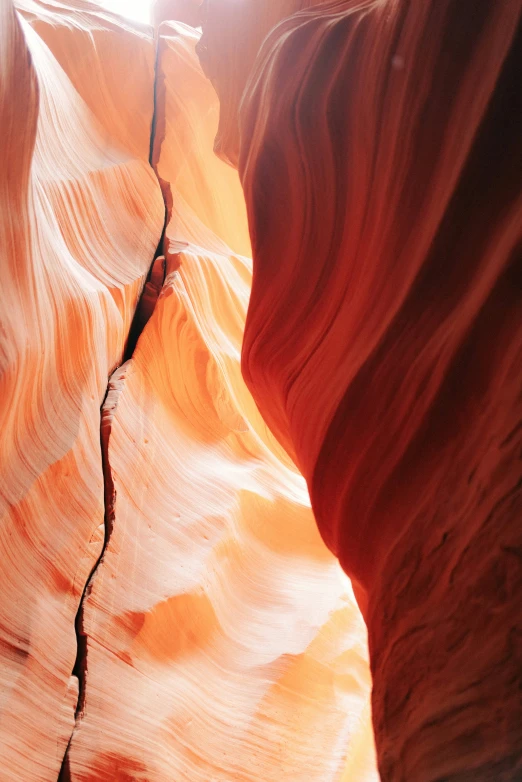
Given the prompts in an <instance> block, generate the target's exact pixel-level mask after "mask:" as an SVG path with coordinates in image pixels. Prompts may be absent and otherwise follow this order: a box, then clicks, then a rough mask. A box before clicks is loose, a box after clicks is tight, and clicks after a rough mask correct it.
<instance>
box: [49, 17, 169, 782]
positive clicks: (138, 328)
mask: <svg viewBox="0 0 522 782" xmlns="http://www.w3.org/2000/svg"><path fill="white" fill-rule="evenodd" d="M154 40H155V58H154V85H153V90H154V92H153V111H152V122H151V132H150V142H149V164H150V166H151V167H152V169H153V170H154V173H155V174H156V176H157V178H158V183H159V185H160V190H161V193H162V197H163V201H164V204H165V214H164V220H163V227H162V230H161V234H160V237H159V241H158V244H157V246H156V250H155V252H154V255H153V258H152V261H151V265H150V268H149V272H148V275H147V278H146V281H145V284H144V287H143V289H142V292H141V295H140V297H139V299H138V301H137V304H136V309H135V311H134V316H133V319H132V322H131V325H130V328H129V333H128V336H127V341H126V345H125V348H124V353H123V361H122V366H120V367H119V368H117V369H116V370H115V372H114V373H113V374H112V375H111V377H110V378H109V379H108V383H107V389H106V392H105V396H104V399H103V402H102V405H101V408H100V452H101V462H102V472H103V484H104V521H103V524H104V539H103V545H102V549H101V552H100V554H99V556H98V558H97V559H96V562H95V563H94V565H93V567H92V569H91V571H90V573H89V577H88V578H87V580H86V583H85V586H84V589H83V592H82V595H81V598H80V601H79V604H78V610H77V613H76V617H75V632H76V648H77V651H76V659H75V662H74V666H73V669H72V672H71V676H73V677H76V678H77V679H78V701H77V704H76V709H75V715H74V717H75V724H74V727H73V730H72V733H71V736H70V738H69V741H68V743H67V747H66V749H65V753H64V757H63V760H62V765H61V768H60V772H59V775H58V782H71V779H72V776H71V768H70V748H71V744H72V741H73V738H74V734H75V732H76V730H77V728H78V725H79V723H80V721H81V717H82V714H83V711H84V708H85V698H86V677H87V655H88V648H87V647H88V643H87V641H88V638H87V632H86V630H85V627H84V611H85V604H86V600H87V598H88V597H89V594H90V592H91V589H92V585H93V581H94V579H95V577H96V573H97V571H98V568H99V567H100V565H101V563H102V562H103V559H104V556H105V552H106V551H107V547H108V545H109V541H110V538H111V535H112V531H113V529H114V517H115V500H116V490H115V487H114V481H113V477H112V471H111V466H110V460H109V440H110V432H111V423H112V414H111V413H112V412H113V411H114V409H115V407H116V405H117V397H118V395H119V391H120V390H121V389H118V388H115V387H114V386H112V383H111V381H112V379H113V378H115V377H117V375H118V373H121V374H120V378H119V379H120V380H122V379H123V378H124V374H125V371H124V364H125V363H126V362H127V361H128V360H129V359H131V358H132V355H133V353H134V350H135V348H136V345H137V342H138V339H139V337H140V335H141V333H142V331H143V329H144V327H145V325H146V322H147V320H148V318H149V317H150V314H151V311H149V312H148V316H146V317H145V316H144V315H143V307H142V304H143V300H144V297H145V296H146V295H147V293H148V294H150V291H148V284H149V283H150V281H151V277H152V276H153V274H154V269H156V273H155V279H154V287H155V288H156V289H157V293H158V294H159V291H160V290H161V287H162V285H163V280H164V276H165V275H164V264H161V268H160V271H161V270H162V273H161V274H160V277H159V278H158V272H157V268H158V267H157V263H156V261H157V259H158V258H161V255H162V250H163V241H164V236H165V230H166V227H167V221H168V208H167V203H166V200H165V193H164V188H163V187H162V182H161V180H160V178H159V177H158V174H157V171H156V168H155V165H154V145H155V140H156V132H157V126H158V121H157V100H158V71H159V34H158V31H157V30H156V31H155V39H154ZM149 298H150V296H149ZM152 306H154V304H153V305H152ZM150 309H151V307H150V302H148V310H150ZM111 392H113V393H114V395H115V396H114V401H113V404H110V403H109V399H108V398H109V395H110V394H111ZM106 407H107V408H108V409H106ZM104 411H105V413H106V415H104Z"/></svg>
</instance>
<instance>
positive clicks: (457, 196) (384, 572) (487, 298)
mask: <svg viewBox="0 0 522 782" xmlns="http://www.w3.org/2000/svg"><path fill="white" fill-rule="evenodd" d="M264 5H265V6H266V8H267V9H269V10H267V12H266V15H268V14H269V13H270V12H271V11H273V12H274V13H275V12H276V7H278V4H276V3H270V2H266V3H265V4H264ZM210 8H212V12H209V15H208V17H207V21H206V25H207V26H206V27H204V34H203V42H206V44H207V47H206V49H205V48H204V47H203V46H202V47H201V48H202V55H203V64H204V66H205V68H206V71H207V73H208V75H209V77H210V79H211V80H212V81H213V83H214V85H215V86H216V89H217V91H218V93H219V94H220V97H221V99H222V111H223V117H222V121H221V136H218V140H217V147H218V149H220V150H221V152H222V153H223V154H224V155H225V157H227V158H228V159H229V160H231V161H235V160H236V159H237V157H238V153H237V149H238V144H239V140H240V153H239V167H240V172H241V177H242V182H243V186H244V191H245V196H246V201H247V208H248V216H249V224H250V234H251V238H252V245H253V261H254V277H253V288H252V297H251V300H250V308H249V312H248V317H247V324H246V332H245V340H244V345H243V372H244V376H245V378H246V380H247V383H248V385H249V387H250V389H251V391H252V393H253V395H254V397H255V399H256V401H257V403H258V404H259V407H260V410H261V412H262V414H263V416H264V418H265V420H266V421H267V423H268V424H269V425H270V427H271V429H272V431H273V432H274V433H275V434H276V435H277V436H278V438H279V440H280V441H281V443H282V444H283V445H284V446H285V448H286V449H287V450H288V451H289V452H290V453H292V454H294V456H295V459H296V463H297V464H298V465H299V467H300V468H301V469H302V471H303V474H304V475H305V477H306V479H307V482H308V486H309V489H310V493H311V498H312V505H313V509H314V512H315V517H316V520H317V523H318V525H319V528H320V530H321V533H322V535H323V538H324V540H325V541H326V543H327V544H328V546H329V547H330V549H331V550H332V551H333V552H334V553H336V554H337V556H338V557H339V558H340V561H341V564H342V565H343V567H344V569H345V570H346V572H347V573H348V575H349V576H350V577H351V578H352V579H353V580H354V584H355V587H356V592H357V595H358V599H359V603H360V605H361V606H362V608H363V610H364V613H365V616H366V619H367V623H368V628H369V639H370V653H371V667H372V673H373V721H374V728H375V736H376V744H377V753H378V759H379V769H380V773H381V777H382V779H383V780H386V782H391V781H392V780H393V781H394V782H395V781H396V782H399V780H400V782H405V781H406V780H408V782H409V781H410V780H414V782H435V781H436V780H437V781H438V782H442V780H452V781H453V780H455V782H457V781H458V782H467V781H468V780H469V782H471V780H473V782H486V781H487V782H490V780H491V782H492V781H493V780H496V781H498V780H510V781H514V780H519V779H521V778H522V697H521V682H522V679H521V677H522V640H521V639H522V515H521V512H522V502H521V491H520V490H521V485H522V481H521V478H522V468H521V462H520V452H521V450H520V449H521V445H522V442H521V437H522V431H521V429H520V414H521V390H522V389H521V367H522V352H521V345H522V319H521V313H522V307H521V304H522V302H521V285H520V283H521V255H520V240H521V233H522V230H521V229H522V202H521V200H520V173H521V171H520V160H521V152H522V150H521V143H520V138H521V137H520V129H521V120H522V117H521V102H520V73H521V72H522V60H521V52H522V47H521V38H520V29H521V27H520V22H521V16H522V4H521V3H520V2H519V0H499V2H495V3H492V2H490V1H489V0H479V1H477V2H461V1H460V0H459V2H457V1H456V0H437V1H436V2H435V1H434V2H399V0H397V1H395V0H389V1H388V2H386V1H383V0H366V1H364V0H362V1H361V0H357V1H356V2H353V1H352V0H344V1H343V0H338V1H337V2H329V3H325V4H323V5H321V7H319V6H317V7H316V8H314V9H311V10H308V11H305V12H301V13H297V14H295V15H293V16H291V17H290V18H288V19H286V21H283V22H282V23H281V24H280V25H279V26H277V27H275V29H274V30H273V31H272V32H271V33H270V35H269V36H268V38H267V39H266V40H265V42H264V43H263V46H262V47H261V51H260V53H259V55H258V56H257V59H256V52H254V51H252V48H251V47H250V46H248V47H246V45H245V44H244V39H245V30H246V31H250V30H251V29H252V24H253V22H252V19H253V17H254V16H255V17H256V18H262V17H263V12H262V11H261V10H260V8H259V4H258V3H256V4H254V3H253V2H247V3H245V4H244V5H243V6H242V7H241V10H239V9H238V8H237V7H236V9H235V15H234V13H233V12H232V10H231V8H232V3H231V2H229V0H221V2H220V0H216V2H214V3H211V4H210ZM225 16H226V19H225ZM283 16H284V14H283V13H281V14H280V15H279V18H280V19H282V18H283ZM271 21H273V19H272V20H271ZM223 27H226V30H227V32H226V41H225V43H223V44H222V43H221V41H222V40H223V38H222V36H223V35H224V33H223ZM254 40H256V41H257V40H258V38H256V37H255V36H254V35H252V37H251V38H250V39H249V42H250V44H251V46H253V45H254ZM247 48H248V51H247ZM254 60H255V64H254V65H253V67H252V68H251V67H250V65H251V63H253V62H254ZM247 68H248V73H246V72H245V71H246V69H247ZM234 72H238V77H237V79H234V78H233V76H232V74H233V73H234ZM243 84H246V85H247V86H246V89H244V90H243V89H242V87H243ZM237 85H241V87H238V86H237ZM238 93H240V97H241V102H242V109H241V127H240V131H238V129H237V116H234V112H235V111H236V110H237V106H238V103H239V101H238V99H237V96H238Z"/></svg>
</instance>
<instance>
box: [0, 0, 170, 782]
mask: <svg viewBox="0 0 522 782" xmlns="http://www.w3.org/2000/svg"><path fill="white" fill-rule="evenodd" d="M28 7H29V6H28V4H26V3H24V4H23V11H24V14H25V13H26V11H27V9H28ZM49 8H50V5H49V4H46V6H45V8H44V6H43V5H42V6H40V5H39V4H38V5H37V4H36V3H33V4H31V9H32V11H31V13H32V17H31V22H32V24H34V29H33V27H32V26H31V25H30V24H29V23H28V22H27V21H25V20H24V19H23V18H21V16H19V14H18V13H17V12H16V11H15V9H14V7H13V5H12V4H11V3H10V2H3V3H2V4H1V5H0V138H1V140H2V143H1V145H0V170H1V171H2V176H1V178H0V179H1V183H0V254H1V257H2V263H1V264H0V298H1V302H0V312H1V321H2V330H1V334H2V336H1V351H0V362H1V363H0V383H1V389H0V398H1V400H2V404H1V406H0V419H1V420H0V427H1V429H0V431H1V433H2V434H1V438H2V439H1V446H0V476H1V478H0V481H1V482H0V517H1V521H0V571H1V572H0V757H1V765H2V770H1V773H0V776H1V778H2V780H6V782H11V781H13V782H14V781H15V780H16V782H20V781H21V780H23V781H24V782H25V781H26V782H55V780H56V779H57V776H58V773H59V769H60V765H61V763H62V758H63V754H64V752H65V748H66V745H67V742H68V740H69V737H70V735H71V732H72V728H73V723H74V713H75V708H76V703H77V697H78V681H77V679H76V678H75V677H74V676H71V672H72V670H73V666H74V664H75V658H76V653H77V643H76V635H75V616H76V612H77V609H78V605H79V602H80V599H81V595H82V592H83V590H84V587H85V584H86V582H87V580H88V578H89V574H90V571H91V569H92V567H93V565H94V564H95V562H96V560H97V558H98V556H99V554H100V551H101V548H102V544H103V538H104V532H103V520H104V502H103V490H104V482H103V472H102V465H101V454H100V405H101V403H102V401H103V398H104V395H105V391H106V386H107V378H108V375H109V374H110V373H111V372H112V371H113V370H114V368H115V366H116V365H117V364H118V363H119V362H120V361H121V358H122V354H123V350H124V343H125V339H126V335H127V333H128V329H129V325H130V321H131V318H132V315H133V310H134V307H135V304H136V300H137V298H138V295H139V292H140V289H141V286H142V284H143V281H144V277H145V275H146V273H147V270H148V268H149V265H150V263H151V260H152V257H153V255H154V250H155V247H156V245H157V242H158V240H159V237H160V234H161V229H162V223H163V216H164V204H163V200H162V198H161V192H160V188H159V186H158V183H157V180H156V177H155V175H154V173H153V171H152V170H151V168H150V167H149V166H148V165H147V163H146V162H145V158H146V150H145V148H143V150H142V152H140V154H139V156H138V155H137V151H136V150H137V145H130V147H128V146H126V145H125V144H124V143H123V139H122V137H121V135H120V134H119V132H118V131H117V130H114V133H112V132H111V126H110V123H109V121H108V119H107V118H106V120H107V122H106V124H103V123H101V122H100V121H99V118H98V116H97V114H96V113H94V112H93V111H92V110H91V108H90V107H89V105H88V102H86V97H85V96H82V94H80V93H79V92H78V91H77V89H76V88H75V85H74V84H73V81H74V79H73V80H71V79H70V78H69V76H68V75H67V73H66V72H65V71H64V70H63V68H62V65H65V66H66V68H68V67H69V66H70V69H71V72H74V73H75V74H78V68H79V62H78V57H77V54H78V53H77V52H75V50H74V47H73V46H72V45H71V46H70V47H69V44H67V46H66V47H64V49H63V50H62V51H61V53H60V57H61V58H62V59H61V64H60V62H58V60H57V58H56V57H55V55H54V54H53V52H52V51H51V49H50V48H49V47H48V46H47V44H46V43H45V42H44V40H43V38H42V37H41V36H40V35H39V32H37V29H38V30H43V27H45V25H48V24H51V22H49V16H48V10H49ZM40 13H41V15H42V19H44V21H42V23H41V24H40V23H38V22H37V20H36V17H35V15H36V14H40ZM60 13H61V12H60ZM68 14H69V15H68V16H67V22H66V23H64V28H63V30H62V29H59V28H58V27H56V29H55V30H54V31H53V33H52V35H51V33H50V32H49V31H47V32H49V38H50V39H51V38H52V41H51V40H50V43H51V48H54V45H55V44H56V46H57V47H58V40H59V35H60V33H61V32H64V31H65V29H66V28H68V25H69V24H72V23H73V21H74V24H75V26H76V32H75V33H74V34H75V35H76V34H77V35H82V33H81V32H79V31H81V30H84V31H85V40H86V39H87V38H91V43H90V46H91V48H90V50H88V49H86V50H85V56H86V58H87V60H88V61H89V63H94V60H95V51H96V46H97V44H98V39H97V32H96V28H97V23H94V22H95V20H94V17H93V16H92V14H90V12H88V11H87V10H86V11H85V12H82V13H81V14H78V15H75V14H74V13H73V11H72V10H71V11H70V12H68ZM53 18H54V17H53ZM56 18H58V17H56ZM60 18H63V17H60ZM52 24H54V21H53V22H52ZM56 24H58V23H57V22H56ZM89 24H91V27H90V28H89V29H88V30H86V27H85V25H89ZM42 25H43V27H42ZM64 34H65V32H64ZM114 34H115V36H116V35H120V34H121V35H127V36H131V35H134V33H132V32H131V31H130V30H126V31H123V30H120V31H119V32H116V31H115V33H114ZM140 35H141V34H140ZM140 41H141V38H140ZM82 45H83V43H82ZM140 45H141V44H140ZM68 47H69V48H68ZM150 48H151V51H152V40H151V41H150ZM118 51H119V50H118V45H117V44H115V48H114V58H115V59H114V67H118V57H119V53H118ZM106 56H107V57H108V54H107V53H106ZM152 57H153V55H152ZM105 67H107V68H108V67H109V66H108V62H107V65H106V66H105ZM133 67H134V66H133V64H132V63H129V62H126V63H125V68H126V70H127V72H128V73H129V74H130V75H132V73H133ZM136 67H137V70H139V68H140V63H139V58H138V61H137V62H136ZM89 76H90V79H91V81H92V84H91V85H90V87H89V89H91V90H92V94H93V95H94V93H95V92H96V89H98V87H96V86H95V82H96V79H97V72H96V69H94V68H93V69H91V68H90V66H89ZM75 78H76V77H75ZM140 78H142V79H143V80H145V77H144V76H143V77H142V76H138V80H139V79H140ZM98 86H99V85H98ZM113 86H114V85H113ZM100 92H105V95H106V96H107V98H108V97H110V95H111V87H110V84H109V82H108V81H107V82H106V83H104V85H103V87H100ZM147 92H148V94H147V97H146V99H145V94H143V99H142V100H141V102H139V101H135V102H134V107H135V110H136V123H137V126H140V123H141V124H142V125H143V127H145V126H146V125H147V124H148V125H149V127H150V122H151V119H152V109H153V100H152V95H153V82H152V72H150V78H149V85H148V91H147ZM112 100H113V105H114V106H118V105H119V106H121V105H122V103H121V99H120V98H119V97H118V96H117V95H116V94H114V96H113V98H112ZM133 100H134V99H133ZM108 109H109V104H107V110H108ZM100 113H103V111H100ZM140 143H141V142H140ZM142 153H143V154H142Z"/></svg>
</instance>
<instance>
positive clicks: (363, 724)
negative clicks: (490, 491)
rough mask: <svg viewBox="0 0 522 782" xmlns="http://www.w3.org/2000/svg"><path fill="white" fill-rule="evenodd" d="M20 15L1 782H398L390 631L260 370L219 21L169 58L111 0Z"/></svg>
mask: <svg viewBox="0 0 522 782" xmlns="http://www.w3.org/2000/svg"><path fill="white" fill-rule="evenodd" d="M0 22H1V24H0V29H1V33H2V37H3V40H2V45H1V47H0V51H1V58H2V62H1V74H2V82H1V93H0V95H1V97H0V100H1V101H2V103H1V121H2V123H3V125H2V145H1V148H2V154H3V158H2V162H3V164H4V170H5V171H6V173H7V176H6V177H5V178H4V184H3V186H2V187H3V189H2V191H1V198H2V203H1V205H0V207H1V216H2V221H3V222H2V233H1V234H0V243H1V248H2V251H4V254H5V257H6V259H7V262H6V263H5V265H4V266H3V267H2V275H3V277H2V283H3V285H2V296H3V300H4V304H3V305H2V328H3V332H2V347H3V350H4V363H3V366H2V384H3V385H2V399H3V400H4V399H5V400H7V402H8V403H7V404H6V405H5V406H4V407H3V409H2V416H3V430H2V449H1V451H0V454H1V458H2V464H1V469H2V473H1V475H2V483H1V489H2V502H3V506H2V511H3V513H4V515H3V518H2V523H1V527H0V529H1V535H0V546H1V548H2V560H1V564H0V568H1V569H2V572H1V580H0V584H1V594H0V633H1V635H0V639H1V644H0V655H1V657H0V677H1V688H0V742H1V744H0V757H1V759H2V772H1V774H0V776H1V779H2V780H4V779H5V780H7V781H8V782H11V781H13V782H14V780H17V782H19V781H20V780H23V781H24V782H36V781H38V782H40V780H42V782H44V781H45V782H47V781H48V780H57V779H58V778H59V779H60V782H71V781H74V782H76V781H80V780H81V782H87V781H90V782H95V781H98V780H107V782H109V781H112V780H120V781H123V780H127V781H129V780H139V779H141V780H150V782H153V781H154V782H156V781H159V780H165V782H167V781H168V782H170V780H172V779H176V780H180V781H181V780H189V781H191V782H192V780H201V781H202V782H208V780H210V779H213V780H222V781H223V782H230V780H232V779H237V780H244V781H245V782H246V780H249V781H254V780H261V779H262V780H267V781H268V780H274V782H275V781H276V780H277V781H279V780H280V779H281V778H282V777H286V778H290V779H293V780H296V782H297V781H298V780H302V781H303V782H313V780H316V781H317V782H327V781H328V780H331V781H332V782H344V781H345V780H354V779H356V780H358V782H374V781H375V780H376V778H377V774H376V768H375V759H374V747H373V738H372V731H371V721H370V708H369V693H370V674H369V667H368V660H367V642H366V630H365V627H364V623H363V620H362V617H361V615H360V612H359V610H358V608H357V605H356V603H355V600H354V597H353V592H352V590H351V586H350V584H349V581H348V579H346V577H345V575H344V574H343V573H342V571H341V569H340V567H339V565H338V563H337V562H336V560H335V558H334V557H333V556H332V555H331V554H330V553H329V552H328V550H327V549H326V547H325V545H324V543H323V542H322V540H321V538H320V536H319V533H318V530H317V527H316V524H315V521H314V518H313V515H312V512H311V508H310V502H309V497H308V491H307V488H306V484H305V482H304V479H303V478H302V476H301V475H300V474H299V472H298V470H297V469H296V467H295V465H294V464H293V462H292V461H291V459H290V458H289V456H288V455H287V453H286V452H285V451H284V449H283V448H282V447H281V445H280V444H279V443H278V441H277V440H276V438H275V437H274V436H273V435H272V434H271V432H270V431H269V430H268V429H267V427H266V424H265V423H264V421H263V419H262V418H261V415H260V414H259V411H258V410H257V407H256V405H255V403H254V401H253V399H252V397H251V395H250V393H249V392H248V390H247V388H246V386H245V384H244V381H243V379H242V377H241V371H240V351H241V342H242V336H243V328H244V320H245V315H246V309H247V305H248V299H249V294H250V286H251V273H252V272H251V260H250V258H249V255H250V239H249V232H248V226H247V220H246V209H245V203H244V198H243V194H242V189H241V186H240V183H239V178H238V175H237V172H235V171H234V170H233V169H232V168H230V167H229V166H227V165H226V164H225V163H223V162H222V161H220V160H219V159H218V158H217V157H216V156H215V155H214V153H213V149H212V147H213V140H214V136H215V134H216V130H217V126H218V119H219V105H218V101H217V98H216V95H215V93H214V91H213V88H212V86H211V84H210V82H209V81H208V80H207V79H206V77H205V76H204V74H203V72H202V70H201V67H200V64H199V61H198V58H197V55H196V51H195V47H196V44H197V42H198V40H199V33H197V32H196V31H195V30H194V29H193V28H190V27H187V26H185V25H183V24H174V23H173V24H165V25H162V26H161V28H160V35H159V38H158V41H157V64H156V73H155V65H154V63H155V57H156V52H155V45H154V41H153V38H152V29H151V28H144V27H140V26H136V25H133V24H131V23H129V22H125V21H124V20H121V19H118V18H117V17H115V16H114V15H112V14H110V13H109V12H106V11H104V10H103V9H101V8H99V7H97V6H95V5H93V4H88V3H81V2H74V3H58V2H56V3H53V2H46V3H45V4H44V3H37V2H32V0H20V2H19V3H17V5H16V10H15V8H14V7H13V6H12V5H10V4H5V5H4V6H2V17H1V19H0ZM124 85H127V86H126V87H124ZM154 98H155V101H154ZM154 102H155V106H156V111H155V116H154V120H153V105H154ZM149 152H152V153H153V160H154V169H155V172H154V171H153V169H152V168H151V166H150V165H149V163H148V159H149ZM162 196H163V198H162ZM165 207H167V218H168V219H167V224H166V230H165V235H164V240H163V249H164V256H159V257H157V258H156V259H155V260H154V263H152V262H153V259H154V257H155V250H156V246H157V244H158V241H159V239H160V236H161V231H162V227H163V223H164V217H165ZM151 264H152V270H151V272H150V276H149V277H148V280H147V281H146V277H147V274H148V272H149V268H150V267H151ZM165 272H166V275H167V276H166V279H165V282H164V281H163V278H164V275H165ZM140 296H141V298H140V305H139V309H138V311H137V312H136V313H135V308H136V304H137V301H138V298H139V297H140ZM158 297H159V298H158ZM136 340H137V344H136ZM129 357H130V358H129ZM125 359H127V360H125ZM122 362H123V363H122ZM110 375H111V379H110V383H109V385H108V388H107V383H108V378H109V376H110ZM102 403H103V405H102ZM100 406H102V410H101V415H100ZM75 718H76V719H75Z"/></svg>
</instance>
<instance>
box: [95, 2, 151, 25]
mask: <svg viewBox="0 0 522 782" xmlns="http://www.w3.org/2000/svg"><path fill="white" fill-rule="evenodd" d="M98 2H99V3H100V5H103V6H105V8H108V9H109V10H110V11H114V12H115V13H117V14H120V16H126V17H127V18H128V19H134V20H135V21H137V22H145V23H146V24H150V23H151V21H152V18H151V11H152V2H153V0H98Z"/></svg>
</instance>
